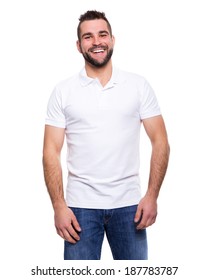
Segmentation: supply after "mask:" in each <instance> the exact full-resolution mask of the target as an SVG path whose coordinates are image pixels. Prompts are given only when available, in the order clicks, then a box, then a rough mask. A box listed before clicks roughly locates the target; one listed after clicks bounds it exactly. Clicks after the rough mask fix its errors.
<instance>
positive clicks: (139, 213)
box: [134, 205, 143, 223]
mask: <svg viewBox="0 0 208 280" xmlns="http://www.w3.org/2000/svg"><path fill="white" fill-rule="evenodd" d="M142 212H143V210H142V207H141V206H140V205H138V207H137V211H136V214H135V217H134V222H135V223H138V222H140V221H141V219H142Z"/></svg>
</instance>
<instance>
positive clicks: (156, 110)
mask: <svg viewBox="0 0 208 280" xmlns="http://www.w3.org/2000/svg"><path fill="white" fill-rule="evenodd" d="M140 101H141V103H140V118H141V119H146V118H151V117H154V116H158V115H161V111H160V107H159V104H158V101H157V98H156V95H155V93H154V91H153V89H152V87H151V86H150V84H149V83H148V82H147V81H146V80H145V81H144V86H143V91H142V96H141V100H140Z"/></svg>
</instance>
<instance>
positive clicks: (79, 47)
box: [76, 40, 82, 53]
mask: <svg viewBox="0 0 208 280" xmlns="http://www.w3.org/2000/svg"><path fill="white" fill-rule="evenodd" d="M76 44H77V49H78V51H79V52H80V53H82V48H81V46H80V42H79V40H77V42H76Z"/></svg>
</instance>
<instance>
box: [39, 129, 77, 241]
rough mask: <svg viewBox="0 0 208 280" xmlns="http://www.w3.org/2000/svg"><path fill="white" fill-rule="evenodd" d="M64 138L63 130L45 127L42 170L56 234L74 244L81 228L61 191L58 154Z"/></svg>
mask: <svg viewBox="0 0 208 280" xmlns="http://www.w3.org/2000/svg"><path fill="white" fill-rule="evenodd" d="M64 137H65V129H64V128H58V127H54V126H50V125H46V126H45V134H44V145H43V170H44V177H45V183H46V186H47V189H48V193H49V195H50V198H51V202H52V205H53V209H54V214H55V227H56V230H57V233H58V234H59V235H60V236H61V237H62V238H64V239H65V240H67V241H69V242H70V243H76V242H77V241H78V240H79V239H80V238H79V235H78V234H77V232H79V231H81V228H80V226H79V223H78V221H77V219H76V217H75V215H74V213H73V212H72V210H71V209H69V208H68V207H67V205H66V202H65V199H64V191H63V180H62V168H61V162H60V154H61V149H62V147H63V143H64Z"/></svg>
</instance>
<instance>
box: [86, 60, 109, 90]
mask: <svg viewBox="0 0 208 280" xmlns="http://www.w3.org/2000/svg"><path fill="white" fill-rule="evenodd" d="M85 69H86V73H87V76H88V77H90V78H93V79H95V78H97V79H98V80H99V81H100V83H101V85H102V86H103V87H104V86H105V85H106V84H107V83H108V81H109V80H110V78H111V75H112V62H111V61H109V62H108V63H107V64H106V65H105V66H103V67H101V68H98V67H93V66H92V65H91V64H89V63H87V62H86V63H85Z"/></svg>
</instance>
